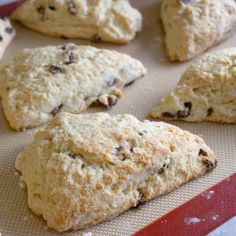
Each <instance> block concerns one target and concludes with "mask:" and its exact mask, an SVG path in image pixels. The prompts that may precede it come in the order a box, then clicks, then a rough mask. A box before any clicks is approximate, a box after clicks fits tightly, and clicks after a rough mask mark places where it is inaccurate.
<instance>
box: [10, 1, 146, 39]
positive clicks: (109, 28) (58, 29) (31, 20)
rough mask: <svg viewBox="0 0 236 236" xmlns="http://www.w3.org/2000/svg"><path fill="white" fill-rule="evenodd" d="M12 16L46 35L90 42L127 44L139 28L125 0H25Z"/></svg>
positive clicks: (139, 18)
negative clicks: (82, 39)
mask: <svg viewBox="0 0 236 236" xmlns="http://www.w3.org/2000/svg"><path fill="white" fill-rule="evenodd" d="M62 16H63V17H62ZM12 18H13V19H15V20H18V21H20V22H21V23H22V24H24V25H25V26H27V27H29V28H31V29H33V30H36V31H38V32H40V33H43V34H46V35H49V36H54V37H62V38H65V37H66V38H84V39H90V40H92V41H93V42H101V41H106V42H113V43H128V42H129V41H130V40H132V39H133V38H134V37H135V35H136V33H137V32H139V31H141V28H142V15H141V14H140V12H139V11H138V10H136V9H135V8H133V7H132V6H131V5H130V3H129V1H128V0H116V1H114V0H96V1H94V0H82V1H81V0H28V1H26V2H25V3H23V4H22V5H21V6H20V7H19V8H18V9H17V10H16V11H15V12H14V13H13V14H12Z"/></svg>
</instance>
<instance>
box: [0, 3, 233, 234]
mask: <svg viewBox="0 0 236 236" xmlns="http://www.w3.org/2000/svg"><path fill="white" fill-rule="evenodd" d="M23 1H24V0H18V1H16V2H13V3H10V4H7V5H3V6H0V14H2V15H9V14H11V13H12V12H13V11H14V10H15V9H16V8H17V7H18V6H19V5H20V4H22V3H23ZM206 191H208V192H209V191H214V195H213V196H212V198H211V199H206V198H205V197H204V196H203V195H202V194H199V195H198V196H196V197H194V198H193V199H191V200H189V201H188V202H186V203H184V204H183V205H181V206H180V207H178V208H176V209H174V210H172V211H171V212H169V213H168V214H166V215H165V216H163V217H161V218H160V219H158V220H156V221H154V222H153V223H151V224H150V225H148V226H146V227H144V228H143V229H141V230H140V231H138V232H136V233H135V234H133V236H158V235H165V236H173V235H174V236H189V235H198V236H204V235H206V234H207V233H209V232H211V231H212V230H213V229H215V228H217V227H218V226H220V225H222V224H223V223H224V222H226V221H227V220H229V219H230V218H232V217H233V216H235V215H236V174H234V175H232V176H230V177H229V178H227V179H226V180H224V181H222V182H220V183H218V184H216V185H214V186H213V187H211V188H209V189H208V190H206ZM209 212H216V213H217V214H218V215H219V217H218V218H217V219H216V220H212V217H211V219H210V218H209V216H207V213H209ZM187 216H189V217H197V218H199V219H204V221H203V220H202V221H201V222H199V223H197V224H191V225H187V224H186V223H185V222H184V219H185V218H186V217H187Z"/></svg>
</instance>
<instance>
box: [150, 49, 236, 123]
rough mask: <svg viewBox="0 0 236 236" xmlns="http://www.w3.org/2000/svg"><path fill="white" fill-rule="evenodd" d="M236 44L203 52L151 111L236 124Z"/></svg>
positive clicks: (175, 117)
mask: <svg viewBox="0 0 236 236" xmlns="http://www.w3.org/2000/svg"><path fill="white" fill-rule="evenodd" d="M235 58H236V48H226V49H223V50H220V51H217V52H215V53H208V54H205V55H203V56H201V57H200V58H199V59H198V60H196V61H195V62H194V63H193V64H192V65H190V66H189V67H188V68H187V70H186V71H185V72H184V73H183V75H182V76H181V78H180V80H179V82H178V84H177V86H176V89H175V91H173V92H171V93H170V95H168V96H166V97H164V98H163V99H162V100H161V101H160V104H159V105H158V106H157V107H155V108H154V109H153V110H152V112H151V113H150V115H151V116H152V117H153V118H158V119H161V120H182V121H187V122H215V123H228V124H236V94H235V89H236V79H235V76H236V70H235V69H234V68H235Z"/></svg>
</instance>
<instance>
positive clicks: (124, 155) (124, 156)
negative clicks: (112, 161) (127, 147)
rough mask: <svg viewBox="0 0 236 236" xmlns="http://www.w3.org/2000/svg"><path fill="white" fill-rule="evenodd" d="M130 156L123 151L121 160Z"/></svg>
mask: <svg viewBox="0 0 236 236" xmlns="http://www.w3.org/2000/svg"><path fill="white" fill-rule="evenodd" d="M128 157H129V156H128V155H126V154H124V153H122V159H121V160H122V161H125V160H126V159H127V158H128Z"/></svg>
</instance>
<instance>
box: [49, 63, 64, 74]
mask: <svg viewBox="0 0 236 236" xmlns="http://www.w3.org/2000/svg"><path fill="white" fill-rule="evenodd" d="M49 71H50V72H51V73H52V74H59V73H62V72H63V70H62V68H61V67H59V66H54V65H51V66H50V68H49Z"/></svg>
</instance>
